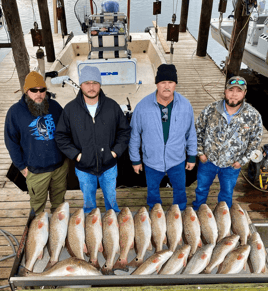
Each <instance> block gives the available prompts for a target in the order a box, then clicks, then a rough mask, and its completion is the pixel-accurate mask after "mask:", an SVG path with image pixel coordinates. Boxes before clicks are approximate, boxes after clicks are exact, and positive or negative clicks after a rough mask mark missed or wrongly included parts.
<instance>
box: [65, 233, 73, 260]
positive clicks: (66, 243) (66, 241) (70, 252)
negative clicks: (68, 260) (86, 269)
mask: <svg viewBox="0 0 268 291" xmlns="http://www.w3.org/2000/svg"><path fill="white" fill-rule="evenodd" d="M65 245H66V249H67V251H68V253H69V255H70V256H71V257H76V256H75V254H74V252H73V251H72V249H71V246H70V244H69V241H68V237H66V240H65Z"/></svg>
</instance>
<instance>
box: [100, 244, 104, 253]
mask: <svg viewBox="0 0 268 291" xmlns="http://www.w3.org/2000/svg"><path fill="white" fill-rule="evenodd" d="M99 252H100V253H102V252H103V245H102V243H100V245H99Z"/></svg>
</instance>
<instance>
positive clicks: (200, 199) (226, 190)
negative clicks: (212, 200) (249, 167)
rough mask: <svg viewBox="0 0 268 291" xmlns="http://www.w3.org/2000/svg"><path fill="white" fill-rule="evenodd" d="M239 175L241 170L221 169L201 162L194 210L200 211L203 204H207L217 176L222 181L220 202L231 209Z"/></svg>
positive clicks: (209, 163)
mask: <svg viewBox="0 0 268 291" xmlns="http://www.w3.org/2000/svg"><path fill="white" fill-rule="evenodd" d="M239 173H240V168H239V169H234V168H233V167H227V168H220V167H217V166H215V165H214V164H213V163H211V162H209V161H207V162H206V163H202V162H200V163H199V165H198V172H197V188H196V190H195V195H196V200H195V201H193V208H194V210H198V208H199V206H200V205H201V204H205V203H206V202H207V197H208V192H209V188H210V186H211V184H212V183H213V180H214V178H215V177H216V175H217V174H218V178H219V181H220V193H219V195H218V202H221V201H225V202H226V203H227V205H228V207H229V208H230V207H231V206H232V203H233V202H232V200H233V190H234V187H235V185H236V181H237V178H238V175H239Z"/></svg>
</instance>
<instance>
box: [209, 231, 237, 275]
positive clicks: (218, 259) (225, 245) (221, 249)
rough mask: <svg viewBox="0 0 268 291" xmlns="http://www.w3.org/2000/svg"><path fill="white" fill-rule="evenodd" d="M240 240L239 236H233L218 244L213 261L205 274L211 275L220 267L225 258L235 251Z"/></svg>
mask: <svg viewBox="0 0 268 291" xmlns="http://www.w3.org/2000/svg"><path fill="white" fill-rule="evenodd" d="M239 238H240V237H239V235H237V234H232V235H231V236H227V237H225V238H223V239H222V240H221V241H220V242H219V243H217V245H216V246H215V248H214V250H213V253H212V257H211V260H210V262H209V264H208V266H207V267H206V269H205V270H204V273H206V274H210V273H211V272H212V270H213V269H214V268H215V267H218V266H219V265H220V264H221V263H222V262H223V261H224V258H225V257H226V256H227V255H228V254H229V253H230V252H231V251H233V250H234V249H235V247H236V246H237V243H238V241H239Z"/></svg>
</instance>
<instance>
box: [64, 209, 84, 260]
mask: <svg viewBox="0 0 268 291" xmlns="http://www.w3.org/2000/svg"><path fill="white" fill-rule="evenodd" d="M66 248H67V250H68V252H69V254H70V255H71V256H72V257H76V258H78V259H81V260H84V253H87V247H86V243H85V213H84V209H83V208H80V209H78V210H76V211H75V212H74V213H73V215H72V216H71V217H70V219H69V225H68V233H67V238H66Z"/></svg>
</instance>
